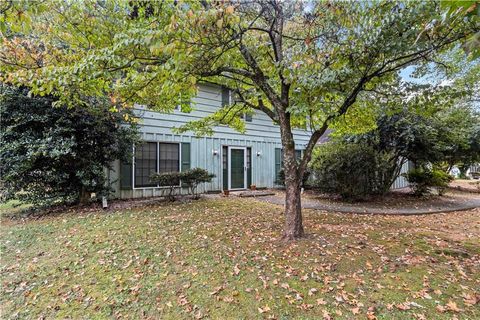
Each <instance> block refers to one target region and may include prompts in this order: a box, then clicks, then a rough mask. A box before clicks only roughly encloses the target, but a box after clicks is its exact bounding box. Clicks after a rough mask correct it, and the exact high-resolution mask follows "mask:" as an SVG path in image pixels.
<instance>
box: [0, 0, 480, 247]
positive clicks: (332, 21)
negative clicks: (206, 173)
mask: <svg viewBox="0 0 480 320" xmlns="http://www.w3.org/2000/svg"><path fill="white" fill-rule="evenodd" d="M21 6H24V7H22V8H19V7H21ZM20 9H22V10H24V11H22V15H18V14H16V15H15V12H17V13H18V12H19V11H18V10H20ZM462 10H463V9H462ZM462 10H457V11H454V12H453V13H452V12H450V13H449V14H448V15H444V16H443V20H442V21H441V23H437V22H436V21H439V19H440V17H441V15H442V13H444V9H443V8H441V6H440V4H439V3H437V2H369V3H365V2H300V1H258V2H251V1H245V2H234V3H229V2H218V3H217V2H214V3H210V2H206V1H201V2H198V3H197V2H188V3H183V2H168V1H167V2H148V3H145V4H141V3H137V4H135V6H134V7H132V6H130V5H129V4H125V3H124V4H118V3H113V2H110V1H105V2H103V3H101V4H100V3H91V2H72V3H62V4H58V3H57V4H55V5H54V4H53V2H48V1H47V2H45V3H43V2H42V3H40V4H37V5H35V4H22V3H19V4H17V5H13V6H12V8H9V11H10V12H11V13H14V14H11V15H10V16H8V18H7V19H4V21H6V22H7V26H8V27H7V28H6V29H5V31H2V32H3V33H4V34H5V35H6V36H5V37H4V46H3V47H2V49H1V50H0V61H1V62H2V67H1V69H2V76H1V79H0V80H1V81H6V82H12V83H14V84H17V85H28V86H29V87H31V89H32V91H33V92H34V93H37V94H38V93H39V94H50V93H53V94H56V95H58V96H59V98H60V101H63V102H65V103H73V102H77V103H78V102H81V101H82V99H83V97H91V96H100V95H105V94H107V95H110V96H111V97H112V99H114V100H115V101H116V102H117V103H118V104H119V105H120V106H121V107H128V106H131V105H133V104H134V103H140V104H146V105H148V106H149V107H150V108H153V109H156V110H160V111H166V110H172V109H173V108H174V107H175V106H177V105H179V104H181V105H184V106H185V108H184V109H183V110H186V111H188V110H189V108H191V107H190V105H189V104H188V103H187V102H188V101H189V99H190V97H192V96H193V95H195V93H196V86H195V84H197V83H199V82H211V83H217V84H219V85H222V86H226V87H228V88H230V89H231V90H232V92H233V101H232V103H231V104H230V105H227V106H224V107H223V108H221V109H219V110H218V111H217V112H216V113H215V114H213V115H211V116H208V117H206V118H204V119H202V120H200V121H196V122H191V123H189V124H187V125H186V126H184V127H182V128H178V130H179V131H188V130H192V131H195V132H198V133H202V132H203V133H204V132H209V130H208V128H211V127H212V126H214V125H216V124H228V125H230V126H232V127H234V128H236V129H237V130H239V131H242V130H244V123H243V122H242V121H241V119H240V115H241V114H243V113H245V112H247V113H248V112H250V113H251V112H253V110H258V111H261V112H263V113H265V114H266V115H268V116H269V117H270V118H271V119H272V121H273V122H275V123H277V124H278V125H279V127H280V132H281V142H282V146H283V152H284V172H285V184H286V203H285V226H284V234H283V236H284V238H285V239H289V240H290V239H295V238H298V237H301V236H303V235H304V229H303V223H302V214H301V203H300V201H301V199H300V183H301V181H302V177H303V175H304V173H305V170H306V168H307V165H308V163H309V161H310V158H311V154H312V150H313V148H314V147H315V145H316V144H317V141H318V139H319V138H320V137H321V136H322V135H323V134H324V133H325V131H326V129H327V128H329V127H330V126H333V127H335V126H336V125H338V124H340V123H342V122H344V121H345V120H346V119H347V120H348V119H349V117H350V120H351V119H352V118H351V117H353V118H354V119H360V118H362V117H366V116H368V110H369V108H373V107H374V106H373V104H372V101H375V99H377V97H376V96H375V92H376V91H377V89H379V88H381V87H382V86H385V85H388V84H391V83H392V82H395V81H397V80H398V77H399V76H398V71H399V70H401V69H403V68H405V67H406V66H409V65H412V64H426V63H432V62H433V61H434V57H435V55H436V54H437V53H438V52H440V51H443V50H447V49H449V48H451V47H453V46H455V45H456V44H457V43H458V42H460V41H465V39H467V38H469V37H471V36H472V35H473V34H476V33H477V32H478V29H479V27H478V23H477V20H474V18H473V17H471V16H468V17H467V18H458V16H459V15H460V16H462V15H461V14H462ZM462 17H464V15H463V16H462ZM19 22H21V23H19ZM6 74H7V75H6ZM367 93H368V95H367ZM294 128H303V129H305V130H308V131H310V132H311V137H310V140H309V142H308V144H307V145H306V146H305V151H304V153H303V158H302V159H301V160H300V161H299V162H297V161H296V159H295V139H294V135H293V133H292V130H293V129H294Z"/></svg>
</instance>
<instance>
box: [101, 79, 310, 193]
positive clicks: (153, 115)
mask: <svg viewBox="0 0 480 320" xmlns="http://www.w3.org/2000/svg"><path fill="white" fill-rule="evenodd" d="M193 103H194V106H193V108H194V111H192V112H191V113H183V112H181V111H174V112H173V113H171V114H165V113H159V112H154V111H150V110H146V109H145V108H142V107H139V108H137V109H136V114H137V115H138V117H139V118H141V122H140V124H141V126H140V132H141V138H142V140H145V141H159V142H188V143H190V152H191V160H190V161H191V164H190V166H191V168H195V167H200V168H204V169H206V170H208V171H209V172H211V173H213V174H215V176H216V177H215V178H214V179H213V181H212V182H211V183H208V184H206V185H205V187H202V189H200V187H199V191H200V192H202V191H203V192H208V191H221V190H222V189H223V188H222V186H223V181H222V146H242V147H250V148H251V151H252V184H255V185H256V186H257V187H258V188H262V187H266V188H270V187H273V186H274V180H275V148H281V142H280V130H279V127H278V126H277V125H275V124H273V122H272V120H271V119H270V118H268V116H267V115H265V114H263V113H262V112H259V111H257V112H256V113H255V114H254V115H253V116H252V121H251V122H245V123H246V132H245V134H240V133H238V132H237V131H235V130H233V129H231V128H229V127H227V126H218V127H215V128H214V134H213V135H212V136H209V137H196V136H195V135H194V134H193V133H185V134H181V135H179V134H174V133H173V132H172V128H174V127H180V126H181V125H183V124H185V123H186V122H189V121H192V120H198V119H201V118H203V117H205V116H208V115H210V114H212V113H213V112H215V111H216V110H217V109H218V108H220V107H221V103H222V91H221V88H220V87H219V86H215V85H201V86H200V88H199V94H198V96H197V97H195V98H194V99H193ZM294 136H295V142H296V143H297V145H296V149H304V148H305V146H306V144H307V143H308V139H309V136H310V133H309V132H306V131H302V130H295V131H294ZM213 150H216V151H217V155H214V154H213ZM257 154H259V155H258V156H257ZM119 171H120V163H119V162H118V161H117V162H115V163H114V164H113V170H112V171H111V172H110V181H112V182H114V183H113V188H114V190H115V197H117V198H140V197H152V196H161V195H162V191H163V190H164V189H162V188H134V189H133V190H121V189H120V183H119V177H120V175H119Z"/></svg>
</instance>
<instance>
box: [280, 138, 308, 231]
mask: <svg viewBox="0 0 480 320" xmlns="http://www.w3.org/2000/svg"><path fill="white" fill-rule="evenodd" d="M284 172H285V186H286V192H285V228H284V231H283V239H285V240H294V239H298V238H301V237H303V235H304V230H303V222H302V206H301V193H300V191H301V181H302V177H301V176H300V174H299V171H298V164H297V161H296V159H295V147H292V148H288V147H287V148H285V150H284Z"/></svg>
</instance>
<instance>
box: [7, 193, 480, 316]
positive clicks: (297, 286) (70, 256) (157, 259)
mask: <svg viewBox="0 0 480 320" xmlns="http://www.w3.org/2000/svg"><path fill="white" fill-rule="evenodd" d="M281 211H282V208H281V207H279V206H274V205H270V204H266V203H260V202H256V201H254V200H251V199H237V198H230V199H215V200H212V199H210V200H199V201H196V202H193V203H186V204H180V203H176V204H172V205H157V206H149V207H143V208H135V209H125V210H121V211H115V212H100V211H98V212H83V213H78V212H77V213H75V212H70V213H68V212H67V213H65V214H61V215H57V216H55V217H47V218H42V219H38V220H26V221H23V220H22V221H20V220H8V219H6V218H4V219H3V221H2V225H1V229H0V231H1V237H0V240H1V242H0V245H1V247H0V249H1V264H0V272H1V283H2V289H1V296H0V297H1V298H0V303H1V306H2V307H1V308H2V310H1V312H2V318H3V319H10V318H22V319H25V318H29V319H32V318H34V319H37V318H92V319H102V318H123V319H139V318H151V319H156V318H163V319H180V318H186V319H189V318H214V319H219V318H220V319H230V318H240V319H252V318H275V319H293V318H296V319H322V318H324V319H330V318H335V319H353V318H355V319H357V318H368V319H375V318H377V319H413V318H417V319H433V318H435V319H451V318H454V317H457V318H459V319H479V318H480V305H479V304H478V300H479V299H480V296H479V288H480V210H479V209H477V210H473V211H468V212H459V213H451V214H448V215H447V214H445V215H444V214H436V215H430V216H416V217H380V216H376V217H372V216H362V215H345V214H343V215H342V214H331V213H329V214H327V213H322V212H319V211H312V210H305V211H304V214H305V218H304V220H305V227H306V230H307V232H308V237H307V238H306V239H304V240H301V241H297V242H294V243H283V242H281V241H279V240H278V239H279V236H280V234H281V228H282V223H283V219H282V215H281Z"/></svg>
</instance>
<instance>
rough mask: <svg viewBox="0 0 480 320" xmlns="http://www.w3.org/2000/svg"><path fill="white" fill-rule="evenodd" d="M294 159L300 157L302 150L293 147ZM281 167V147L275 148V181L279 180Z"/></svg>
mask: <svg viewBox="0 0 480 320" xmlns="http://www.w3.org/2000/svg"><path fill="white" fill-rule="evenodd" d="M295 159H296V160H297V162H299V161H300V160H301V159H302V150H298V149H295ZM282 169H283V149H281V148H275V183H279V181H280V171H281V170H282Z"/></svg>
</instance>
